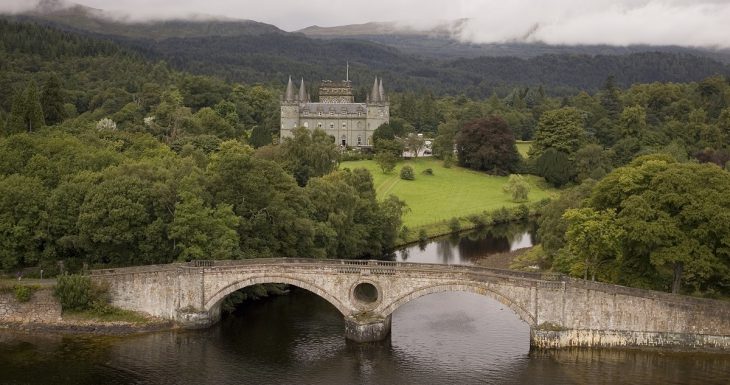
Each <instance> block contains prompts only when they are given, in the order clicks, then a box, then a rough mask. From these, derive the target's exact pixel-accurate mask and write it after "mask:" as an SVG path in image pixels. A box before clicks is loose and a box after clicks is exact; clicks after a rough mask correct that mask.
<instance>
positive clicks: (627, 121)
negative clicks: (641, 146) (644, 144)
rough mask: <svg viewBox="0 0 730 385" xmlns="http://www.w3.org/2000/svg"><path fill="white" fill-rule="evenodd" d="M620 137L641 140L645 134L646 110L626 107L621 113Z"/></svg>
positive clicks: (637, 107)
mask: <svg viewBox="0 0 730 385" xmlns="http://www.w3.org/2000/svg"><path fill="white" fill-rule="evenodd" d="M620 126H621V135H622V137H624V138H627V137H631V138H637V139H639V140H641V139H642V138H643V136H644V135H645V134H646V129H647V123H646V109H644V107H641V106H632V107H626V108H624V110H623V111H622V112H621V124H620Z"/></svg>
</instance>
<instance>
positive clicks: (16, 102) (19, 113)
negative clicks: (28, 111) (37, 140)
mask: <svg viewBox="0 0 730 385" xmlns="http://www.w3.org/2000/svg"><path fill="white" fill-rule="evenodd" d="M23 94H24V92H21V91H18V92H16V93H15V96H13V104H12V106H11V107H10V117H9V118H8V122H7V124H6V126H5V127H6V128H5V131H6V132H7V133H8V134H17V133H20V132H23V131H24V130H25V96H24V95H23Z"/></svg>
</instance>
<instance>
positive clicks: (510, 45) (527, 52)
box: [297, 19, 730, 64]
mask: <svg viewBox="0 0 730 385" xmlns="http://www.w3.org/2000/svg"><path fill="white" fill-rule="evenodd" d="M468 21H469V20H468V19H459V20H453V21H448V22H440V23H436V24H435V25H432V26H425V27H418V26H414V25H409V24H408V23H404V22H393V21H391V22H371V23H365V24H352V25H342V26H336V27H319V26H311V27H307V28H303V29H301V30H299V31H297V32H300V33H303V34H305V35H306V36H308V37H312V38H317V39H343V38H347V39H358V40H367V41H371V42H375V43H379V44H383V45H387V46H390V47H394V48H398V49H399V50H401V51H403V52H405V53H410V54H414V55H418V56H421V57H425V58H431V59H444V58H446V59H453V58H455V57H463V58H476V57H480V56H514V57H519V58H531V57H535V56H540V55H551V54H552V55H559V54H573V55H626V54H631V53H641V52H669V53H684V54H694V55H698V56H706V57H710V58H713V59H715V60H719V61H722V62H723V63H726V64H727V63H730V50H728V49H715V48H703V47H682V46H677V45H670V46H651V45H628V46H616V45H607V44H598V45H551V44H545V43H535V42H525V41H518V40H515V41H505V42H501V43H472V42H469V41H468V39H465V38H464V37H463V29H464V27H465V25H466V23H467V22H468Z"/></svg>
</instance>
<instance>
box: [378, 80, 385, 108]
mask: <svg viewBox="0 0 730 385" xmlns="http://www.w3.org/2000/svg"><path fill="white" fill-rule="evenodd" d="M378 96H379V97H380V102H381V103H385V88H383V78H380V85H378Z"/></svg>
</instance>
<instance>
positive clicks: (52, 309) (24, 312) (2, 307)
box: [0, 288, 61, 323]
mask: <svg viewBox="0 0 730 385" xmlns="http://www.w3.org/2000/svg"><path fill="white" fill-rule="evenodd" d="M60 319H61V304H60V303H59V302H58V300H57V299H56V297H54V296H53V290H52V289H48V288H43V289H39V290H36V291H35V292H33V295H32V296H31V298H30V300H29V301H28V302H18V300H17V299H15V294H13V293H0V323H54V322H58V321H59V320H60Z"/></svg>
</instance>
